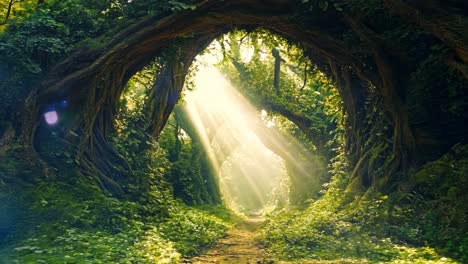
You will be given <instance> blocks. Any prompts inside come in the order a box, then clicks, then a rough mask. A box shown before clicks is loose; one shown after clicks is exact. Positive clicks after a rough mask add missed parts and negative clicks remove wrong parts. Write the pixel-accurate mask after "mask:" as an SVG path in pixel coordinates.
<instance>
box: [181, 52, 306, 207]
mask: <svg viewBox="0 0 468 264" xmlns="http://www.w3.org/2000/svg"><path fill="white" fill-rule="evenodd" d="M205 56H209V57H208V58H207V59H206V60H203V58H202V59H199V60H201V61H204V62H206V64H208V65H200V68H199V71H198V72H197V74H196V76H195V79H194V83H195V86H196V89H195V90H194V91H191V92H189V93H188V94H187V95H186V97H185V100H186V106H185V107H186V108H187V112H188V113H189V116H190V119H191V121H192V122H193V124H194V126H195V128H196V129H197V132H198V133H199V135H200V138H201V141H202V144H203V147H204V148H205V150H206V152H207V153H208V156H209V160H210V162H211V163H212V166H213V168H214V170H215V173H216V175H217V176H218V179H217V180H218V182H219V186H220V191H221V193H222V196H223V199H224V202H225V204H226V205H227V206H229V207H230V208H232V209H234V210H237V211H242V212H246V213H254V212H258V211H260V210H262V209H263V208H265V206H266V205H272V204H275V203H281V204H286V203H287V201H285V200H287V199H288V197H285V196H284V195H282V196H281V195H280V196H278V195H275V193H283V194H284V193H289V188H290V184H285V182H289V178H290V177H291V176H293V175H288V172H290V173H300V174H301V175H310V177H314V176H315V175H313V174H314V173H313V172H311V171H310V168H305V167H304V165H301V163H300V162H299V161H298V158H299V156H298V153H299V152H300V153H302V154H301V155H302V157H306V158H307V150H305V148H304V147H303V146H302V144H301V143H300V142H298V141H297V140H295V139H294V138H293V137H292V136H288V135H285V134H284V133H280V131H278V130H277V127H276V126H275V124H274V121H271V120H268V121H265V120H263V119H262V116H265V115H266V111H265V110H259V109H256V108H255V107H253V106H252V105H251V104H250V103H249V102H248V100H246V99H245V98H244V97H243V96H242V95H241V94H240V93H239V91H238V90H236V88H235V87H233V85H232V84H231V83H230V82H229V81H228V80H227V79H226V78H225V76H223V74H222V73H221V72H220V71H219V70H218V69H216V67H215V66H213V64H214V63H215V59H214V58H213V55H205ZM304 153H305V154H306V155H304ZM311 160H312V159H311ZM287 168H288V169H287ZM280 189H287V190H280ZM279 197H281V198H279ZM280 200H281V201H280Z"/></svg>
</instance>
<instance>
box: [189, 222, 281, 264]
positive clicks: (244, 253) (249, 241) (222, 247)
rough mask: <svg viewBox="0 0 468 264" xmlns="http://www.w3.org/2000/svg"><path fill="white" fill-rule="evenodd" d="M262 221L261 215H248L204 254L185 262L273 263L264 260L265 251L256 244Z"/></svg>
mask: <svg viewBox="0 0 468 264" xmlns="http://www.w3.org/2000/svg"><path fill="white" fill-rule="evenodd" d="M263 221H264V218H262V217H259V216H258V217H250V218H248V219H247V220H245V221H244V222H241V223H239V224H237V225H236V227H235V228H234V229H231V230H230V231H229V232H228V234H227V236H226V237H225V238H223V239H221V240H219V242H218V244H217V245H216V246H215V247H214V248H212V249H210V250H208V251H207V252H206V253H205V254H204V255H202V256H198V257H194V258H192V259H191V260H187V261H186V262H185V263H193V264H208V263H226V264H234V263H248V264H257V263H258V264H260V263H262V264H263V263H265V264H266V263H268V264H270V263H275V262H271V261H268V260H265V254H266V252H265V251H264V250H263V249H262V248H260V247H259V246H258V245H257V242H256V236H257V230H258V228H259V227H260V225H261V223H262V222H263Z"/></svg>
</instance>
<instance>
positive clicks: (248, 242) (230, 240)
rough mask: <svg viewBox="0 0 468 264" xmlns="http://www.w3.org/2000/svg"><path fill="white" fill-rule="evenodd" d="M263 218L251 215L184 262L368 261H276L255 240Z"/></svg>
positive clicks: (324, 263) (329, 263)
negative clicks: (199, 253) (206, 249)
mask: <svg viewBox="0 0 468 264" xmlns="http://www.w3.org/2000/svg"><path fill="white" fill-rule="evenodd" d="M264 220H265V219H264V218H263V217H261V216H251V217H249V218H248V219H247V220H245V221H244V222H241V223H239V224H237V225H236V227H235V228H233V229H231V230H230V231H229V232H228V234H227V236H226V237H225V238H223V239H220V240H219V241H218V244H217V245H216V246H215V247H213V248H211V249H210V250H208V251H207V252H206V253H205V254H204V255H201V256H197V257H194V258H192V259H187V260H185V261H184V262H183V263H186V264H189V263H191V264H211V263H220V264H293V263H294V264H314V263H320V264H335V263H340V264H343V263H368V262H366V260H352V259H337V260H295V261H291V262H289V261H277V260H272V259H271V258H269V257H267V253H266V251H265V250H264V249H262V248H261V247H260V246H259V245H258V242H257V231H258V229H259V228H260V226H261V224H262V223H263V221H264Z"/></svg>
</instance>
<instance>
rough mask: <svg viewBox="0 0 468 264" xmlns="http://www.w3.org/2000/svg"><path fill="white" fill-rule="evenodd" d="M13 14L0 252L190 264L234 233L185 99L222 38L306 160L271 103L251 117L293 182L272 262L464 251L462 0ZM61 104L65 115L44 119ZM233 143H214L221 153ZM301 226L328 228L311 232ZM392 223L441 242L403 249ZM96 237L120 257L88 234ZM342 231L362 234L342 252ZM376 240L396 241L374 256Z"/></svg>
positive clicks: (269, 243)
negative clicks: (187, 260) (276, 127)
mask: <svg viewBox="0 0 468 264" xmlns="http://www.w3.org/2000/svg"><path fill="white" fill-rule="evenodd" d="M0 8H2V10H3V13H4V23H3V25H2V26H0V29H1V32H0V58H1V60H0V80H1V82H0V98H1V100H2V104H1V106H0V187H1V188H2V189H1V193H0V195H1V196H0V197H2V200H4V201H6V202H5V203H4V205H2V206H1V208H0V214H1V215H2V216H1V219H0V235H1V237H0V239H1V240H0V242H1V243H2V245H4V248H5V250H4V251H5V252H9V251H12V252H15V254H16V255H15V256H10V255H8V254H7V253H3V252H4V251H3V250H2V251H0V256H2V257H3V256H5V259H6V258H8V259H10V258H19V259H20V260H21V261H28V260H29V261H31V260H38V259H41V258H44V259H45V260H46V261H49V262H50V263H55V262H54V261H60V257H63V256H65V255H67V256H68V257H70V258H71V260H74V261H77V263H79V262H80V261H89V262H91V263H94V262H93V261H98V260H107V261H111V262H112V261H114V262H117V259H123V258H124V257H123V255H125V257H126V258H128V259H132V260H133V261H136V262H135V263H140V262H142V263H146V262H148V263H163V260H164V259H169V260H170V261H174V262H177V260H178V259H179V258H182V257H188V256H192V255H197V254H199V253H200V252H202V250H204V249H206V248H208V247H210V246H212V245H213V244H214V243H215V242H216V240H217V239H218V238H219V237H221V236H223V234H224V232H225V230H226V229H227V226H228V224H226V223H224V222H223V221H222V220H220V219H218V218H215V215H218V217H219V215H221V218H223V216H224V214H227V213H226V212H225V211H224V210H225V208H224V207H223V206H222V205H223V201H222V200H223V199H222V195H221V194H220V190H219V186H218V182H217V177H216V174H217V173H218V172H219V171H217V169H216V168H215V167H214V166H213V164H212V161H210V156H209V151H208V150H207V149H206V148H204V146H203V144H202V142H203V140H204V139H203V138H202V136H201V135H200V133H199V131H197V128H196V127H195V126H194V124H193V123H192V122H191V121H190V117H189V114H188V110H187V108H186V107H184V105H183V104H177V103H178V102H180V101H183V97H184V92H185V90H190V89H191V88H190V87H191V86H193V84H192V83H191V78H192V77H193V76H192V75H193V74H194V73H195V72H196V71H195V70H194V68H196V65H195V64H196V63H194V61H195V60H196V59H195V58H196V57H197V56H198V55H199V54H202V53H204V52H207V51H206V49H207V47H209V46H210V44H211V43H213V42H217V43H220V45H221V48H219V52H221V53H222V56H223V62H222V63H221V66H220V68H221V70H222V72H223V73H224V74H225V75H226V76H227V78H228V79H229V80H230V81H231V82H232V83H234V84H235V86H236V87H238V88H239V92H240V93H242V94H243V95H244V96H245V97H246V98H247V99H248V100H249V101H251V103H252V104H253V105H254V106H255V107H257V108H258V109H263V110H264V111H266V112H268V113H269V114H270V115H273V116H275V118H277V120H282V121H279V122H283V124H284V125H283V127H287V128H285V130H288V131H289V132H292V137H294V138H295V140H297V141H299V142H301V143H300V144H299V143H295V144H299V145H300V147H297V146H296V149H301V151H298V153H295V154H294V155H291V154H290V153H289V152H288V151H286V150H288V148H291V145H293V144H294V143H291V142H292V141H284V140H283V141H282V140H280V139H281V138H282V137H281V135H279V134H278V132H276V131H272V130H271V129H269V127H268V126H267V125H266V124H265V122H263V120H262V118H261V117H260V116H257V117H258V120H257V121H256V122H254V123H255V125H254V126H253V127H254V128H253V130H254V131H255V132H256V133H257V134H262V135H264V136H263V137H262V138H260V140H261V141H262V143H263V144H264V145H265V146H266V147H267V148H269V149H270V150H271V151H272V152H273V153H275V154H276V155H278V156H279V157H281V158H282V159H283V160H284V163H285V166H286V170H287V172H288V174H289V176H290V181H291V182H290V194H289V195H290V197H289V199H290V202H291V205H290V206H291V207H292V209H284V208H283V209H282V211H281V210H279V209H278V210H277V211H281V212H283V213H276V214H275V213H273V215H272V216H271V218H268V220H267V222H266V224H265V227H264V229H263V231H262V234H263V236H264V240H265V241H266V242H264V246H265V247H266V248H267V249H268V248H270V249H271V250H272V251H274V252H276V253H275V254H277V255H276V257H277V258H279V259H300V258H305V259H307V258H312V259H313V258H317V259H341V258H356V259H367V260H369V261H371V262H372V261H384V262H385V261H389V262H390V261H392V260H395V259H397V258H402V259H405V258H406V259H408V261H409V262H408V263H412V262H411V261H416V260H418V258H421V259H423V258H427V259H431V258H432V259H441V258H440V256H439V255H437V254H443V255H444V256H445V255H446V256H448V257H450V258H453V260H452V259H449V260H447V258H445V257H444V258H443V259H445V260H447V261H453V262H454V263H457V261H460V262H465V261H468V255H467V252H468V208H467V204H468V196H467V194H466V190H467V188H468V178H467V175H468V174H467V172H468V160H467V154H468V147H467V146H466V144H467V142H466V141H467V134H468V133H467V126H466V125H465V124H467V123H468V120H467V119H468V114H467V107H466V99H467V98H466V93H467V87H468V17H467V13H468V4H467V3H466V2H465V1H462V0H450V1H439V0H429V1H417V0H416V1H410V0H370V1H369V0H366V1H364V0H352V1H341V0H302V1H286V0H235V1H189V0H187V1H184V0H180V1H179V0H177V1H160V0H148V1H143V0H133V1H123V0H108V1H102V2H99V3H95V1H88V0H79V1H71V0H70V1H37V2H36V1H26V0H25V1H8V3H2V4H0ZM245 45H248V46H249V47H250V49H252V50H253V54H254V55H253V59H251V61H250V62H246V61H244V60H243V59H242V54H241V53H242V52H241V48H242V46H245ZM278 47H280V48H278ZM265 51H266V52H265ZM262 52H263V53H266V54H267V55H266V56H269V59H267V60H262V59H260V58H259V56H260V55H259V54H261V53H262ZM285 72H289V73H290V74H289V75H288V74H286V73H285ZM292 75H294V76H296V78H298V79H299V81H297V80H293V78H292V77H291V76H292ZM260 78H262V79H260ZM295 83H303V84H302V85H296V86H295ZM132 87H133V88H132ZM135 87H140V88H138V89H136V88H135ZM184 87H185V88H184ZM135 98H139V99H135ZM181 98H182V99H181ZM326 100H333V102H332V103H331V104H333V106H334V108H333V109H335V110H336V109H337V110H336V111H335V110H334V111H332V112H331V111H327V109H331V108H327V106H323V102H324V101H326ZM129 101H131V104H133V106H132V107H128V105H129ZM320 104H322V105H321V106H320ZM135 109H136V110H135ZM52 110H53V112H54V113H55V114H57V113H58V114H59V116H60V118H61V119H60V122H59V123H58V124H54V125H51V124H50V123H49V121H48V120H47V118H45V117H44V115H45V114H46V113H50V112H51V111H52ZM239 110H241V109H239ZM215 129H218V128H216V127H213V128H211V130H215ZM187 138H188V139H187ZM212 140H214V139H212ZM221 143H223V142H221ZM224 143H226V144H241V143H242V142H234V143H232V142H224ZM220 149H221V150H223V146H222V145H221V146H220ZM224 149H225V150H226V148H224ZM309 152H310V153H309ZM230 154H231V153H222V155H221V154H220V153H218V154H217V156H218V157H223V159H222V160H218V163H220V164H221V163H222V162H224V161H225V160H226V159H227V158H228V157H229V156H230ZM298 160H301V161H300V163H301V166H298V165H297V164H298V163H299V162H298ZM312 161H313V162H312ZM307 164H309V165H307ZM299 167H305V168H306V169H305V170H304V169H302V170H301V168H299ZM311 175H314V177H312V178H311ZM316 175H319V176H316ZM315 176H316V177H315ZM174 197H175V198H174ZM177 199H180V200H181V201H182V202H179V201H178V200H177ZM208 205H209V208H210V209H206V208H205V209H200V208H199V207H204V206H205V207H206V206H208ZM194 208H195V209H194ZM210 210H211V211H210ZM216 210H217V211H216ZM295 210H299V211H295ZM299 215H300V216H299ZM294 218H296V219H299V220H297V221H298V224H297V225H296V226H295V225H293V226H288V225H289V224H288V223H290V222H288V221H290V219H294ZM168 219H169V220H168ZM181 219H182V220H181ZM54 221H66V223H63V224H61V223H60V224H59V223H58V222H56V223H57V224H55V226H54V224H53V223H55V222H54ZM187 222H191V223H192V226H198V229H197V230H201V232H199V233H197V232H195V231H193V230H191V229H190V228H189V227H187V226H189V225H187V226H186V225H185V224H186V223H187ZM148 223H156V224H154V225H157V226H158V227H157V228H152V227H151V225H150V224H148ZM184 223H185V224H184ZM304 223H308V224H304ZM56 225H63V226H62V227H60V228H61V229H60V228H59V227H57V226H56ZM300 226H305V227H307V228H308V230H317V231H310V232H312V233H313V234H314V235H312V233H310V235H309V237H307V236H300V235H298V234H295V233H294V232H295V230H294V229H295V228H296V229H299V227H300ZM350 226H351V227H350ZM352 226H358V227H359V228H352ZM212 229H216V230H217V231H216V232H215V231H212ZM64 230H65V231H64ZM80 230H82V231H80ZM96 230H104V231H102V232H103V233H102V234H103V235H95V236H94V237H93V236H92V233H93V232H94V231H96ZM207 231H210V232H211V233H210V232H207ZM296 231H297V230H296ZM63 232H65V233H66V234H67V235H63V236H61V237H62V240H57V238H56V237H53V236H54V235H49V237H47V238H42V240H41V239H39V241H40V242H37V243H36V242H34V241H36V240H37V239H36V238H37V237H38V234H48V233H50V234H56V235H57V236H58V235H59V234H61V233H63ZM106 232H107V233H106ZM158 232H159V233H158ZM288 232H289V233H288ZM299 232H300V231H299ZM308 232H309V231H308ZM314 232H315V233H314ZM293 233H294V234H293ZM105 234H108V236H106V235H105ZM188 234H190V235H188ZM207 234H210V235H207ZM376 234H377V235H376ZM186 236H191V237H190V238H187V237H186ZM383 237H385V238H387V237H391V238H392V239H393V241H394V242H392V243H395V244H397V242H395V241H399V242H401V243H403V244H404V245H405V246H408V247H410V246H414V247H423V246H430V247H433V248H435V251H434V250H433V249H432V248H431V249H429V248H425V249H418V251H417V252H420V251H421V253H418V254H415V255H414V256H413V255H411V256H410V254H409V253H401V252H406V251H404V250H402V249H401V250H400V251H401V252H400V253H398V254H400V255H398V254H396V253H393V252H394V251H395V250H396V251H398V250H397V249H396V248H397V246H395V245H391V246H389V245H390V244H391V242H390V240H388V242H385V241H384V240H385V239H382V238H383ZM28 238H29V239H36V240H27V239H28ZM332 238H333V239H332ZM106 239H107V240H106ZM145 239H146V241H149V240H151V241H152V243H145ZM77 240H78V241H80V243H82V244H80V245H77V244H78V243H77V242H76V241H77ZM91 240H93V241H95V243H96V245H97V243H101V244H106V243H107V244H108V245H112V248H114V249H115V250H114V251H113V252H114V253H112V254H114V255H112V254H110V253H109V255H106V256H104V255H102V254H103V252H105V251H106V250H107V249H105V248H99V247H98V246H95V247H93V246H89V245H88V246H84V245H85V244H86V243H90V242H89V241H91ZM332 240H333V241H332ZM364 240H366V241H370V242H362V244H359V245H358V246H355V245H354V243H355V242H356V241H364ZM374 240H375V241H374ZM31 241H32V242H31ZM73 241H75V242H73ZM106 241H107V242H106ZM124 241H125V242H124ZM129 241H130V242H129ZM131 241H133V242H131ZM327 241H328V242H327ZM337 241H338V242H337ZM377 241H384V242H377ZM85 242H86V243H85ZM35 243H36V244H35ZM73 243H76V245H75V244H73ZM327 243H328V244H327ZM333 243H335V244H336V248H333V247H332V246H331V244H333ZM340 243H341V244H340ZM379 243H381V244H379ZM382 243H383V244H382ZM385 243H387V244H385ZM344 244H353V246H350V247H348V248H346V249H342V253H335V254H331V253H330V252H333V251H336V250H337V249H339V248H340V247H341V246H340V245H344ZM64 245H66V246H67V245H68V246H70V245H72V246H73V245H75V247H78V248H80V247H81V249H80V250H85V251H86V250H88V253H89V252H90V253H89V254H88V255H86V254H85V255H71V253H67V252H74V251H73V250H72V249H69V248H68V249H60V250H59V249H58V248H60V247H65V248H67V247H66V246H64ZM93 245H94V244H93ZM379 245H380V246H381V248H385V247H387V246H388V247H390V249H388V250H387V251H388V252H386V253H381V254H380V255H379V254H378V253H375V252H377V251H379V250H378V249H377V248H378V247H379ZM129 247H130V248H131V249H132V250H131V253H122V252H124V251H125V248H129ZM83 248H85V249H83ZM67 250H68V251H67ZM382 250H383V249H382ZM409 251H410V249H408V252H409ZM38 252H39V253H38ZM77 252H78V251H77ZM174 252H175V253H174ZM278 252H279V253H278ZM326 252H328V253H326ZM171 254H172V255H171ZM320 254H322V255H320ZM326 254H328V255H326ZM340 254H341V255H340ZM392 254H393V255H392ZM395 254H396V255H398V257H395V256H396V255H395ZM405 254H406V255H405ZM7 255H8V256H7ZM41 255H43V256H41ZM150 255H151V256H152V257H150ZM411 258H413V259H411ZM445 260H444V261H445ZM158 261H161V262H158ZM49 262H47V263H49ZM21 263H22V262H21ZM27 263H29V262H27ZM70 263H75V262H70ZM164 263H166V262H164ZM167 263H172V262H167ZM265 263H269V262H265Z"/></svg>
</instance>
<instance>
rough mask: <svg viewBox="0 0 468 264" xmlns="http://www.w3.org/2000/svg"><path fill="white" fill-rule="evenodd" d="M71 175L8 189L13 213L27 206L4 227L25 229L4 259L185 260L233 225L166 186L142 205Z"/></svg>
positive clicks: (14, 235) (15, 236)
mask: <svg viewBox="0 0 468 264" xmlns="http://www.w3.org/2000/svg"><path fill="white" fill-rule="evenodd" d="M20 164H21V163H18V164H16V165H15V164H10V165H9V167H10V169H14V167H15V166H18V165H20ZM21 165H22V164H21ZM11 171H12V173H14V171H13V170H11ZM15 171H17V172H18V173H19V172H20V171H22V170H21V167H17V168H16V169H15ZM24 173H27V172H24ZM29 173H31V172H29ZM15 176H16V177H19V176H18V175H15ZM5 177H6V176H5V175H2V179H3V180H6V178H5ZM69 177H72V178H70V179H69V180H68V181H67V182H61V181H45V180H38V181H37V182H36V183H35V185H26V184H24V185H21V186H19V185H17V186H16V187H15V188H17V189H15V190H13V189H11V188H13V186H11V185H9V187H8V188H6V189H2V195H4V196H5V197H3V198H4V199H5V201H9V200H11V199H12V197H11V196H12V195H15V196H16V197H15V198H14V199H15V200H16V202H15V203H14V204H16V208H14V209H13V211H18V210H20V211H23V215H21V216H20V215H16V216H15V215H11V217H14V221H10V223H8V226H7V227H5V226H4V224H5V223H3V222H2V228H9V229H11V228H12V227H13V226H15V225H16V226H18V228H17V230H16V231H15V232H13V233H10V234H8V238H5V239H6V240H5V241H4V242H5V243H8V244H12V243H14V245H15V246H14V249H13V253H14V254H12V255H10V256H5V258H8V259H11V260H12V261H13V260H17V261H19V263H29V262H31V261H36V262H41V261H42V262H46V263H50V262H52V263H55V262H61V261H64V260H66V261H69V262H79V263H101V262H115V261H133V262H137V263H179V262H180V259H181V257H182V256H188V255H193V254H195V253H198V252H200V251H201V250H203V249H204V248H206V247H207V246H209V245H213V243H215V241H216V240H217V239H218V238H220V237H221V236H223V235H224V233H225V231H226V230H227V227H228V223H227V222H226V221H225V220H221V219H220V218H218V217H216V216H215V214H218V213H219V214H220V215H221V217H222V218H223V219H227V218H226V214H227V213H226V212H224V211H223V210H221V209H216V210H214V211H213V210H199V209H194V208H189V207H186V206H184V205H182V204H181V203H178V202H176V201H174V200H173V199H172V198H171V196H170V194H169V193H167V192H164V190H160V189H161V187H153V188H151V192H152V194H151V195H149V196H146V197H148V199H153V200H154V201H153V200H148V201H146V202H145V201H141V200H140V201H138V202H135V201H130V200H127V201H126V200H118V199H116V198H112V197H108V196H106V195H104V194H103V193H102V191H101V190H100V189H99V188H98V187H97V186H95V185H94V183H93V180H92V179H89V178H87V177H83V176H81V175H69ZM8 190H10V191H8ZM85 193H86V196H85V195H83V194H85ZM18 194H19V195H18ZM159 199H162V200H159ZM158 200H159V201H158ZM11 206H13V203H12V205H11ZM2 210H3V209H2ZM164 212H166V213H164ZM2 258H3V256H2Z"/></svg>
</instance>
